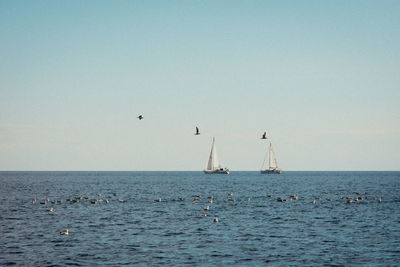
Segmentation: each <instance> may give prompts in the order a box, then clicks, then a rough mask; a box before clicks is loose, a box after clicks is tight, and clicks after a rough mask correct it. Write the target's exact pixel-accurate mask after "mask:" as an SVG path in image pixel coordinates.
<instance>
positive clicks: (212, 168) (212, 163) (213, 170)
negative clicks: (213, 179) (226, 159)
mask: <svg viewBox="0 0 400 267" xmlns="http://www.w3.org/2000/svg"><path fill="white" fill-rule="evenodd" d="M204 173H207V174H229V170H228V169H227V168H222V167H221V165H220V164H219V160H218V155H217V148H216V146H215V138H213V142H212V146H211V152H210V156H209V157H208V161H207V165H206V168H205V169H204Z"/></svg>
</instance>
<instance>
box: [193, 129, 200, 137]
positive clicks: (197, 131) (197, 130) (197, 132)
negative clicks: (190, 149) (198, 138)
mask: <svg viewBox="0 0 400 267" xmlns="http://www.w3.org/2000/svg"><path fill="white" fill-rule="evenodd" d="M194 135H200V131H199V128H197V127H196V133H195V134H194Z"/></svg>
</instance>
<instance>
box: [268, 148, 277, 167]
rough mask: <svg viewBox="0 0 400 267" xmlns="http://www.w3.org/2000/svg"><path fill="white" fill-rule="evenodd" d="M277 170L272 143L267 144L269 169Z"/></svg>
mask: <svg viewBox="0 0 400 267" xmlns="http://www.w3.org/2000/svg"><path fill="white" fill-rule="evenodd" d="M276 168H278V163H277V162H276V158H275V153H274V150H273V149H272V143H271V142H269V169H276Z"/></svg>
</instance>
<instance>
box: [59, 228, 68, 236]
mask: <svg viewBox="0 0 400 267" xmlns="http://www.w3.org/2000/svg"><path fill="white" fill-rule="evenodd" d="M68 234H69V230H68V229H67V230H66V231H62V232H60V235H68Z"/></svg>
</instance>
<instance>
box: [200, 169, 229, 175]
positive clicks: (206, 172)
mask: <svg viewBox="0 0 400 267" xmlns="http://www.w3.org/2000/svg"><path fill="white" fill-rule="evenodd" d="M204 173H205V174H229V170H228V169H223V170H212V171H208V170H204Z"/></svg>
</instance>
